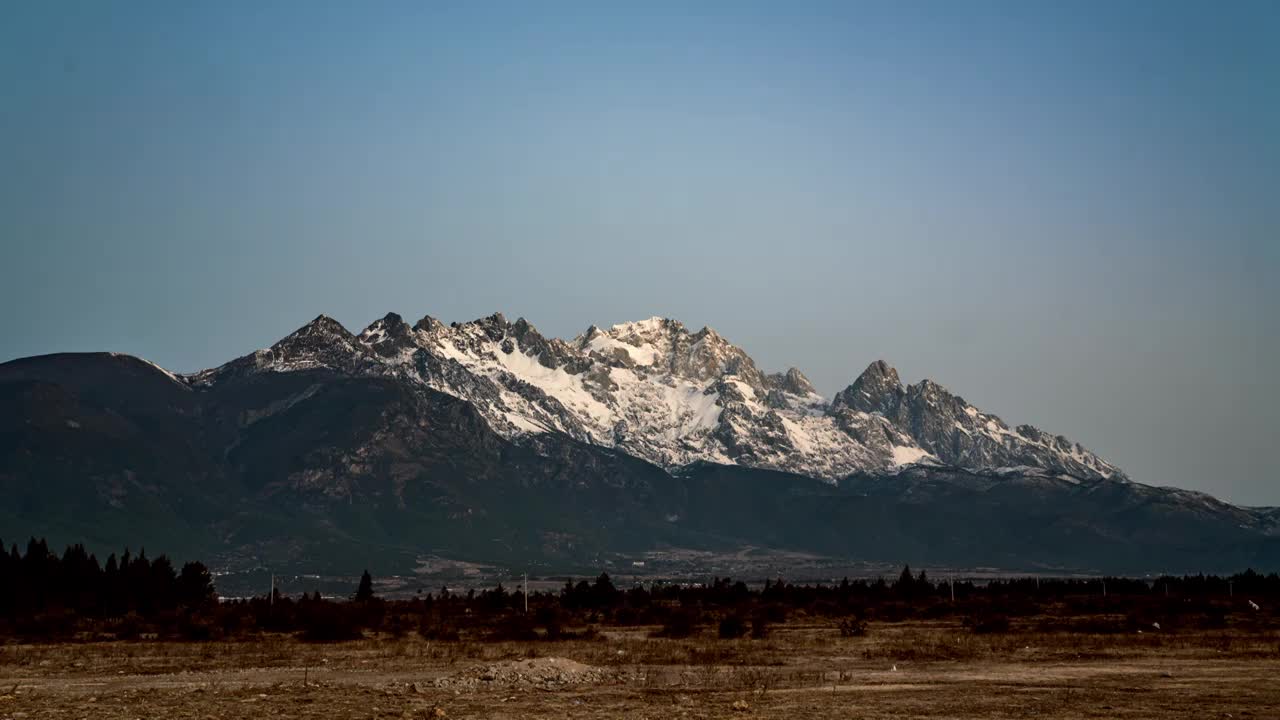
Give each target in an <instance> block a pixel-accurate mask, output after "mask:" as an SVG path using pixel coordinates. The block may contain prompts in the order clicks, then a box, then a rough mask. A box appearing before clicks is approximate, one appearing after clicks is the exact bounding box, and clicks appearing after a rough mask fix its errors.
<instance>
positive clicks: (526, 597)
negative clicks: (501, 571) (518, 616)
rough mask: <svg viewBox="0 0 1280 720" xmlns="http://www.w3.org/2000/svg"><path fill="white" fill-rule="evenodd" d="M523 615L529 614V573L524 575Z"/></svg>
mask: <svg viewBox="0 0 1280 720" xmlns="http://www.w3.org/2000/svg"><path fill="white" fill-rule="evenodd" d="M524 614H525V615H528V614H529V573H524Z"/></svg>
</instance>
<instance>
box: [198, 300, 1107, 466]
mask: <svg viewBox="0 0 1280 720" xmlns="http://www.w3.org/2000/svg"><path fill="white" fill-rule="evenodd" d="M316 368H329V369H333V370H337V371H340V372H342V373H346V374H352V375H361V376H365V375H370V376H394V377H399V378H403V379H405V380H408V381H410V382H412V383H415V384H421V385H424V386H426V387H429V388H432V389H434V390H438V391H441V392H444V393H447V394H449V395H453V396H455V397H458V398H462V399H464V400H467V401H468V402H470V403H471V404H472V405H473V406H474V407H475V408H476V409H477V410H478V411H479V412H480V413H481V414H482V415H483V417H484V418H485V419H486V420H487V422H488V423H489V425H490V426H491V427H492V428H493V429H494V430H495V431H496V432H497V433H498V434H500V435H502V436H504V437H507V438H509V439H513V440H516V441H517V442H520V441H525V440H531V439H536V437H537V436H538V435H541V434H545V433H563V434H565V435H568V436H570V437H572V438H574V439H576V440H580V441H583V442H587V443H591V444H594V445H599V446H604V447H609V448H615V449H618V450H621V451H623V452H625V453H628V454H630V455H634V456H636V457H639V458H642V459H644V460H648V461H650V462H653V463H655V464H658V465H661V466H663V467H667V468H674V467H680V466H684V465H688V464H690V463H693V462H696V461H708V462H713V463H720V464H727V465H741V466H746V467H753V468H766V469H775V470H785V471H788V472H793V473H797V474H802V475H808V476H810V477H817V478H822V479H825V480H829V481H835V480H838V479H839V478H842V477H845V476H847V475H849V474H850V473H853V472H878V473H883V472H894V471H896V470H897V469H898V468H900V467H902V466H905V465H911V464H939V465H953V466H957V467H965V468H972V469H997V468H1020V467H1025V468H1034V469H1037V470H1040V471H1047V472H1051V473H1058V474H1061V475H1062V476H1063V477H1064V478H1068V479H1070V478H1075V479H1098V478H1115V479H1125V478H1124V475H1123V473H1121V472H1120V471H1119V470H1118V469H1117V468H1115V467H1114V466H1112V465H1110V464H1108V463H1107V462H1105V461H1103V460H1102V459H1101V458H1099V457H1097V456H1096V455H1094V454H1093V453H1090V452H1089V451H1087V450H1085V449H1084V448H1083V447H1081V446H1080V445H1078V444H1076V443H1073V442H1071V441H1069V440H1067V439H1066V438H1063V437H1061V436H1053V435H1049V434H1047V433H1045V432H1043V431H1040V430H1038V429H1036V428H1034V427H1031V426H1027V425H1021V426H1018V427H1016V428H1010V427H1009V426H1008V425H1006V424H1005V423H1004V422H1003V421H1001V420H1000V418H998V417H996V416H994V415H990V414H987V413H984V412H981V411H979V410H978V409H977V408H974V407H973V406H971V405H969V404H968V403H966V402H965V401H964V400H963V399H962V398H960V397H958V396H956V395H953V394H951V393H949V392H948V391H947V390H945V389H944V388H942V387H941V386H939V385H938V384H936V383H934V382H931V381H929V380H925V381H922V382H920V383H918V384H915V385H911V386H906V387H904V386H903V385H902V383H901V381H900V380H899V379H898V374H897V372H896V371H895V370H893V368H891V367H889V366H888V365H887V364H885V363H884V362H883V361H877V362H874V363H872V364H871V365H870V366H869V367H868V368H867V369H866V370H865V371H864V372H863V373H862V374H861V375H860V376H859V377H858V378H857V379H856V380H855V381H854V383H853V384H852V385H850V386H849V387H848V388H846V389H845V390H843V391H841V392H840V393H838V394H837V395H836V396H835V398H834V399H832V400H831V401H828V400H827V399H826V398H824V397H822V396H821V395H820V394H819V393H818V392H817V391H815V390H814V388H813V386H812V385H811V384H810V383H809V381H808V380H807V379H806V378H805V376H804V374H803V373H801V372H800V371H799V370H797V369H795V368H790V369H788V370H787V371H785V372H781V373H772V374H766V373H765V372H763V371H761V370H760V369H759V368H758V367H757V366H756V364H755V362H754V361H753V360H752V359H751V357H750V356H748V355H747V354H746V353H745V352H744V351H743V350H742V349H741V348H739V347H737V346H735V345H733V344H732V343H730V342H729V341H727V340H726V339H725V338H723V337H721V336H720V335H719V334H718V333H716V331H714V330H712V329H710V328H703V329H701V330H699V331H697V332H690V331H689V330H688V329H687V328H686V327H685V326H684V325H682V324H681V323H679V322H678V321H675V320H670V319H665V318H657V317H654V318H649V319H648V320H642V321H639V322H629V323H622V324H619V325H614V326H612V327H609V328H607V329H602V328H598V327H595V326H592V327H590V328H588V329H587V330H586V332H584V333H582V334H581V335H579V336H578V337H576V338H573V339H572V340H567V341H566V340H560V339H555V338H546V337H544V336H543V335H541V334H540V333H539V332H538V331H537V329H535V328H534V327H533V326H532V325H530V324H529V323H528V322H526V321H525V320H524V319H519V320H516V321H515V322H508V321H507V320H506V319H505V318H504V317H503V316H502V315H501V314H495V315H491V316H489V317H486V318H482V319H480V320H476V321H473V322H467V323H453V324H451V325H445V324H444V323H441V322H440V321H438V320H436V319H434V318H431V317H424V318H423V319H422V320H420V321H419V322H418V323H417V324H415V325H413V326H412V327H411V326H409V325H408V324H407V323H405V322H404V321H403V320H402V319H401V318H400V316H398V315H396V314H394V313H391V314H388V315H387V316H385V317H383V318H382V319H380V320H377V321H376V322H374V323H373V324H371V325H370V326H369V327H368V328H366V329H365V330H364V331H363V332H361V333H360V334H359V335H353V334H352V333H350V332H348V331H347V330H346V329H345V328H343V327H342V325H341V324H339V323H338V322H336V321H334V320H333V319H331V318H328V317H325V316H320V317H318V318H316V319H315V320H314V321H312V322H311V323H309V324H307V325H306V326H304V327H303V328H301V329H299V330H298V331H297V332H294V333H293V334H291V335H289V336H288V337H286V338H284V339H283V340H281V341H280V342H278V343H276V344H275V345H273V346H272V347H270V348H267V349H265V350H260V351H258V352H256V353H254V354H252V355H249V356H246V357H243V358H240V359H239V360H236V361H233V362H231V363H228V364H227V365H224V366H222V367H219V368H216V369H213V370H206V371H203V372H200V373H196V374H194V375H189V376H186V378H187V381H188V382H190V383H191V384H192V385H193V386H203V385H211V384H214V383H217V382H218V381H219V379H220V378H222V377H224V376H226V375H227V374H237V375H238V374H242V373H252V372H292V371H299V370H309V369H316Z"/></svg>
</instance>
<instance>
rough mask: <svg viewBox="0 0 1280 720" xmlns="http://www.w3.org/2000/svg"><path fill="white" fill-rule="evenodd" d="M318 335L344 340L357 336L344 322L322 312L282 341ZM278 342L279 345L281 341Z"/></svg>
mask: <svg viewBox="0 0 1280 720" xmlns="http://www.w3.org/2000/svg"><path fill="white" fill-rule="evenodd" d="M317 335H319V336H324V335H329V336H336V337H339V338H342V339H344V340H350V339H352V338H353V337H355V336H354V335H352V334H351V331H350V330H348V329H346V328H345V327H343V325H342V323H340V322H338V321H337V320H334V319H333V318H331V317H329V316H328V315H325V314H323V313H322V314H320V315H317V316H316V318H315V319H314V320H312V321H311V322H309V323H307V324H306V325H303V326H302V327H300V328H298V329H297V330H294V331H293V332H292V333H290V334H288V335H287V336H285V337H284V339H283V340H281V341H280V342H281V343H283V342H287V341H288V340H291V339H294V338H302V337H313V336H317ZM276 344H277V345H279V344H280V343H276Z"/></svg>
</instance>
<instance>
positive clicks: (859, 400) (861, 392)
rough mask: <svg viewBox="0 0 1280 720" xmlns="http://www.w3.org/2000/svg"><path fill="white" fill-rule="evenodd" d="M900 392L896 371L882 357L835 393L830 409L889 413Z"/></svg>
mask: <svg viewBox="0 0 1280 720" xmlns="http://www.w3.org/2000/svg"><path fill="white" fill-rule="evenodd" d="M904 395H905V391H904V389H903V387H902V380H901V379H900V378H899V377H898V371H897V370H895V369H893V367H892V366H890V365H889V363H887V362H885V361H884V360H876V361H875V362H873V363H871V364H870V365H868V366H867V369H866V370H863V371H862V374H861V375H859V376H858V379H857V380H854V381H853V384H852V385H850V386H849V387H847V388H845V389H844V390H841V391H840V392H839V393H837V394H836V396H835V398H834V399H832V401H831V411H832V412H833V413H835V412H839V411H840V410H844V409H848V410H856V411H859V412H865V413H880V414H882V415H884V416H886V417H890V416H893V415H895V414H896V412H897V409H898V406H899V405H900V404H901V402H902V398H903V396H904Z"/></svg>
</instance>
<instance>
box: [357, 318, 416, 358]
mask: <svg viewBox="0 0 1280 720" xmlns="http://www.w3.org/2000/svg"><path fill="white" fill-rule="evenodd" d="M358 339H359V341H360V342H361V343H363V344H364V345H365V346H367V347H369V348H370V349H372V350H373V351H374V352H375V353H377V354H379V355H382V356H384V357H392V356H395V355H400V354H403V353H411V352H413V350H414V348H415V347H416V343H415V342H414V338H413V328H411V327H409V324H408V323H406V322H405V321H404V319H403V318H401V317H400V316H399V315H397V314H395V313H393V312H389V313H387V314H386V315H384V316H383V317H382V318H381V319H378V320H374V321H373V322H372V323H371V324H370V325H369V327H367V328H365V329H364V331H363V332H361V333H360V337H359V338H358Z"/></svg>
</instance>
